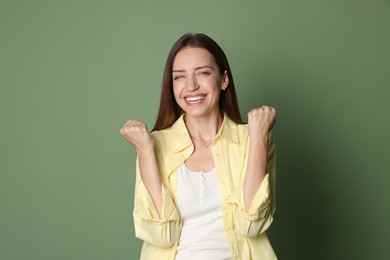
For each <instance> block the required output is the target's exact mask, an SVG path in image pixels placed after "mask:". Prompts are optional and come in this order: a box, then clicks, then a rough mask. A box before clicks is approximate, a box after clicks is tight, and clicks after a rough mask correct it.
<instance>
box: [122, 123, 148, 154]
mask: <svg viewBox="0 0 390 260" xmlns="http://www.w3.org/2000/svg"><path fill="white" fill-rule="evenodd" d="M120 133H121V135H122V136H123V138H125V139H126V140H127V141H128V142H129V143H130V144H132V145H133V146H134V148H135V150H136V151H137V153H143V154H147V153H148V152H150V151H153V149H154V143H153V139H152V137H151V136H150V134H149V132H148V129H147V126H146V124H145V123H144V122H142V121H138V120H129V121H127V122H126V123H125V124H124V125H123V127H122V128H121V130H120Z"/></svg>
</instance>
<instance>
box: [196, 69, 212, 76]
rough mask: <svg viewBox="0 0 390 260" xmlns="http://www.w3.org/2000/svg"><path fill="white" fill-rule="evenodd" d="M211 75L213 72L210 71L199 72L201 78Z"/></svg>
mask: <svg viewBox="0 0 390 260" xmlns="http://www.w3.org/2000/svg"><path fill="white" fill-rule="evenodd" d="M210 74H211V72H210V71H208V70H201V71H199V72H198V75H200V76H208V75H210Z"/></svg>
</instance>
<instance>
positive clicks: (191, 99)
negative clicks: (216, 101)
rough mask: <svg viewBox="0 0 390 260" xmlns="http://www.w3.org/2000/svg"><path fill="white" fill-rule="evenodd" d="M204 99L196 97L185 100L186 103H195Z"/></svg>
mask: <svg viewBox="0 0 390 260" xmlns="http://www.w3.org/2000/svg"><path fill="white" fill-rule="evenodd" d="M202 99H204V96H196V97H187V98H186V100H187V101H188V102H197V101H200V100H202Z"/></svg>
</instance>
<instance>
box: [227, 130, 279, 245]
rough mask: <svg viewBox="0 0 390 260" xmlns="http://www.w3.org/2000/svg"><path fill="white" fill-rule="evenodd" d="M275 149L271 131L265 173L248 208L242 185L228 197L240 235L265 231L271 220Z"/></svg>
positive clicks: (273, 208)
mask: <svg viewBox="0 0 390 260" xmlns="http://www.w3.org/2000/svg"><path fill="white" fill-rule="evenodd" d="M275 150H276V149H275V144H274V141H273V136H272V133H271V134H270V137H269V143H268V155H267V174H266V176H265V177H264V179H263V181H262V183H261V184H260V186H259V188H258V189H257V191H256V194H255V196H254V197H253V200H252V202H251V205H250V207H249V209H248V210H246V208H245V202H244V190H243V185H241V186H240V187H239V188H238V189H237V190H235V191H234V192H233V193H232V194H231V196H230V198H229V201H230V203H229V204H230V207H234V209H233V212H234V215H235V217H234V218H233V219H234V221H235V223H234V224H235V225H236V228H237V230H238V232H239V234H240V235H242V236H245V237H257V236H258V235H260V234H261V233H263V232H265V231H266V230H267V229H268V228H269V226H270V225H271V223H272V221H273V214H274V212H275V208H276V200H275V174H276V172H275V160H276V151H275Z"/></svg>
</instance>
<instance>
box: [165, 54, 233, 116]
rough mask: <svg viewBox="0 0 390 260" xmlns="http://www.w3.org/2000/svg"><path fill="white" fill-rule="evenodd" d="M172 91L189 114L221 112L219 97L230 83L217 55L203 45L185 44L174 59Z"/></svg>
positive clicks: (198, 114)
mask: <svg viewBox="0 0 390 260" xmlns="http://www.w3.org/2000/svg"><path fill="white" fill-rule="evenodd" d="M172 79H173V93H174V95H175V99H176V102H177V103H178V105H179V106H180V107H181V108H182V109H183V110H184V111H185V112H186V113H187V115H188V116H207V115H210V114H212V113H217V114H219V96H220V92H221V90H223V89H224V88H226V86H227V85H228V77H227V74H226V72H225V73H224V74H223V75H221V74H220V71H219V68H218V65H217V64H216V62H215V60H214V57H213V56H212V55H211V54H210V53H209V52H208V51H207V50H206V49H203V48H195V47H185V48H183V49H182V50H180V51H179V52H178V53H177V55H176V57H175V59H174V62H173V69H172Z"/></svg>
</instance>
